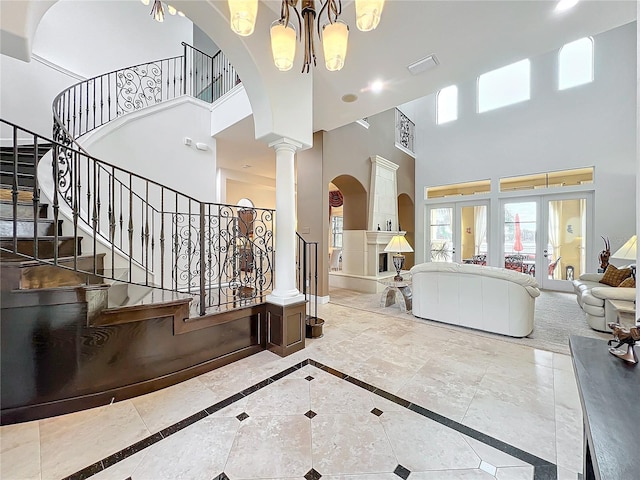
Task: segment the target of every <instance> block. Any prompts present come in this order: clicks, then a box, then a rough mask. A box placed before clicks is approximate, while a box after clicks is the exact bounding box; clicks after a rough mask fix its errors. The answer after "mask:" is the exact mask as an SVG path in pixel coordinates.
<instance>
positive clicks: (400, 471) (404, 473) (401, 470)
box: [393, 465, 411, 480]
mask: <svg viewBox="0 0 640 480" xmlns="http://www.w3.org/2000/svg"><path fill="white" fill-rule="evenodd" d="M393 473H395V474H396V475H398V476H399V477H400V478H402V480H407V478H409V474H410V473H411V471H409V470H408V469H406V468H405V467H403V466H402V465H398V466H397V467H396V469H395V470H394V471H393Z"/></svg>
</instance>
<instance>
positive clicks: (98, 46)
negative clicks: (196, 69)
mask: <svg viewBox="0 0 640 480" xmlns="http://www.w3.org/2000/svg"><path fill="white" fill-rule="evenodd" d="M150 11H151V5H149V6H145V5H143V4H142V3H141V2H140V0H110V1H109V0H102V1H100V0H97V1H86V0H60V1H59V2H57V3H56V4H55V5H54V6H53V7H51V9H50V10H49V11H48V12H47V13H46V14H45V15H44V17H42V21H41V22H40V25H39V27H38V30H37V31H36V36H35V39H34V42H33V53H35V54H37V55H40V56H41V57H44V58H46V59H47V60H49V61H50V62H53V63H56V64H58V65H61V66H62V67H64V68H66V69H68V70H71V71H73V72H76V73H78V74H79V75H82V76H84V77H87V78H89V77H93V76H95V75H100V74H102V73H106V72H110V71H112V70H117V69H118V68H122V67H126V66H129V65H136V64H139V63H144V62H149V61H151V60H158V59H161V58H167V57H172V56H176V55H180V54H181V53H182V49H183V47H182V45H180V42H181V41H184V42H187V43H192V41H193V24H192V22H191V21H190V20H189V19H187V18H186V17H180V16H178V15H175V16H171V15H169V14H168V13H167V12H165V13H166V15H165V20H164V22H162V23H158V22H156V21H155V20H153V18H152V17H151V16H150V15H149V13H150Z"/></svg>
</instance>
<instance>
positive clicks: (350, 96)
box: [342, 93, 358, 103]
mask: <svg viewBox="0 0 640 480" xmlns="http://www.w3.org/2000/svg"><path fill="white" fill-rule="evenodd" d="M356 100H358V96H357V95H354V94H353V93H347V94H346V95H343V96H342V101H343V102H345V103H353V102H355V101H356Z"/></svg>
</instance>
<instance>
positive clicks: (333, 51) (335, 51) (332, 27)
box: [322, 20, 349, 72]
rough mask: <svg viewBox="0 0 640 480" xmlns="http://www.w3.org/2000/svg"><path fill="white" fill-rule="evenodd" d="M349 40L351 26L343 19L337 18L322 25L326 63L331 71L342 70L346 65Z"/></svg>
mask: <svg viewBox="0 0 640 480" xmlns="http://www.w3.org/2000/svg"><path fill="white" fill-rule="evenodd" d="M348 40H349V26H348V25H347V24H346V23H344V22H343V21H341V20H336V21H335V22H333V23H327V24H326V25H325V26H324V27H322V46H323V49H324V64H325V66H326V67H327V70H329V71H330V72H335V71H336V70H341V69H342V67H344V60H345V58H346V57H347V42H348Z"/></svg>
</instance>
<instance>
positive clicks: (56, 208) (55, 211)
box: [53, 143, 64, 265]
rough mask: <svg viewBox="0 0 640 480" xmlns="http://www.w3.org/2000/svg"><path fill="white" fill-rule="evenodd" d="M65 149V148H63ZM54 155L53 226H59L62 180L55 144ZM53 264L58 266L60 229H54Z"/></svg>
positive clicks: (57, 150) (58, 152)
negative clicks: (60, 180)
mask: <svg viewBox="0 0 640 480" xmlns="http://www.w3.org/2000/svg"><path fill="white" fill-rule="evenodd" d="M63 148H64V147H63ZM53 150H54V155H53V178H54V182H53V224H54V225H58V215H59V210H60V202H59V190H60V182H59V181H58V179H59V178H60V164H59V161H60V160H59V159H60V147H59V146H58V144H57V143H56V144H54V147H53ZM53 264H54V265H57V264H58V229H57V228H56V229H54V231H53Z"/></svg>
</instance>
